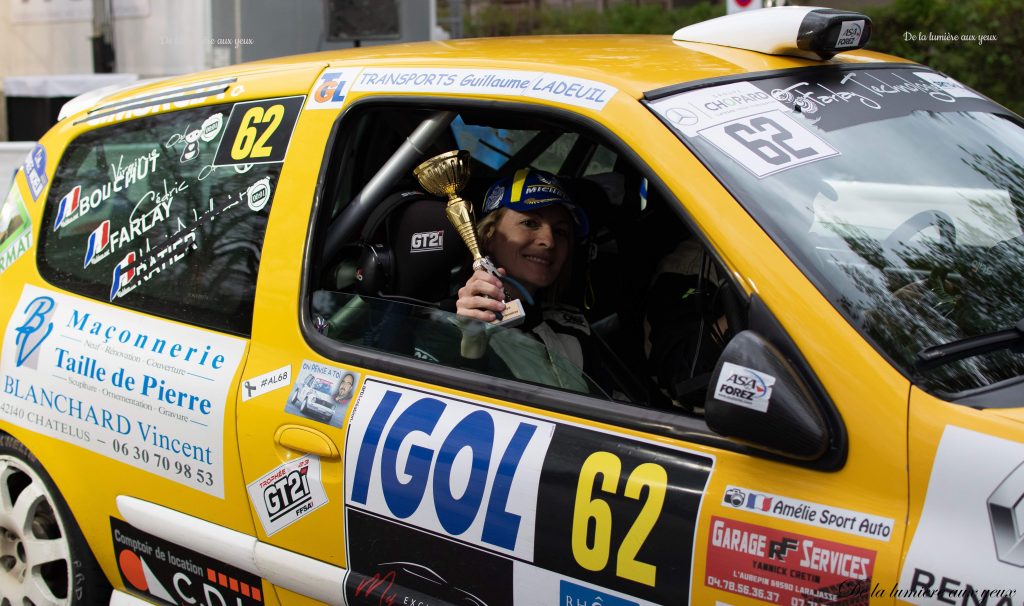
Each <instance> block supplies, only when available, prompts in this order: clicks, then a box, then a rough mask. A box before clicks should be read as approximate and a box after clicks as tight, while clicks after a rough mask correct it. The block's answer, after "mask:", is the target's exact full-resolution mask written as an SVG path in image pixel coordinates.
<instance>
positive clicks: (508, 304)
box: [491, 299, 526, 328]
mask: <svg viewBox="0 0 1024 606" xmlns="http://www.w3.org/2000/svg"><path fill="white" fill-rule="evenodd" d="M524 320H526V311H525V310H524V309H523V304H522V302H521V301H520V300H519V299H513V300H511V301H505V311H503V312H501V319H500V320H493V321H491V325H493V326H504V327H507V328H511V327H513V326H519V325H520V324H522V323H523V321H524Z"/></svg>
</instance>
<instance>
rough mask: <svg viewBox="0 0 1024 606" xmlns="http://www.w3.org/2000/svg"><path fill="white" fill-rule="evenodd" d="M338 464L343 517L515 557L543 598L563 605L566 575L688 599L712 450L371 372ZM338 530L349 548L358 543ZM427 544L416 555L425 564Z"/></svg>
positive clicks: (647, 596)
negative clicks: (342, 463)
mask: <svg viewBox="0 0 1024 606" xmlns="http://www.w3.org/2000/svg"><path fill="white" fill-rule="evenodd" d="M345 464H346V469H345V482H346V485H345V503H346V511H347V512H348V513H347V516H348V518H347V519H348V520H349V521H350V522H351V520H353V519H355V517H354V516H355V515H356V514H360V515H363V514H365V515H366V516H372V517H374V518H378V519H382V520H386V521H388V523H389V524H391V525H402V526H405V527H407V528H409V529H411V530H415V532H418V533H423V534H424V536H425V537H426V538H425V539H423V540H429V541H433V543H431V544H433V545H435V546H436V549H439V550H440V549H449V547H442V545H446V544H447V542H453V543H457V544H459V545H465V546H469V547H471V548H474V549H477V550H482V551H483V552H486V553H489V554H493V555H494V556H496V557H499V558H500V559H501V560H503V561H508V560H509V559H510V558H511V559H514V560H516V565H515V567H514V574H513V576H514V579H515V580H514V582H515V585H516V587H517V591H520V590H523V591H526V590H528V589H529V588H531V587H534V588H537V587H540V585H538V583H539V581H538V580H537V579H540V578H541V577H543V578H545V579H546V580H545V581H544V582H543V587H545V588H547V589H545V591H544V593H543V595H541V597H540V599H542V600H543V601H544V602H545V603H555V602H559V603H563V601H564V596H565V595H566V594H565V593H564V592H565V591H567V590H566V589H565V588H564V587H562V586H561V584H560V583H561V580H565V581H567V582H569V583H573V584H575V585H577V586H579V587H586V588H588V589H587V591H590V590H593V591H595V592H596V593H595V594H594V595H595V596H597V595H607V596H617V595H621V596H634V597H633V600H634V603H637V604H640V603H645V602H651V603H669V602H678V601H680V600H684V601H685V599H686V597H687V596H688V594H689V586H690V584H689V579H690V574H691V565H692V556H693V537H694V532H695V521H696V520H697V518H698V514H699V509H700V505H701V500H702V497H703V494H704V491H705V489H706V486H707V481H708V478H709V477H710V474H711V470H712V468H713V465H714V459H713V458H712V457H710V456H707V455H704V454H701V453H696V452H691V451H688V450H683V449H675V448H669V447H665V446H662V445H659V444H654V443H650V442H646V441H643V440H638V439H633V438H630V437H628V436H624V435H619V434H614V433H605V432H601V431H595V430H593V429H589V428H586V427H581V426H577V425H573V424H569V423H565V422H558V423H555V422H552V421H551V420H549V419H543V418H538V417H535V416H532V415H526V414H523V413H520V412H517V411H512V410H506V409H504V408H500V407H495V406H489V405H485V404H482V403H479V402H475V401H470V400H464V399H460V398H453V397H451V396H448V395H446V394H443V393H439V392H435V391H426V390H421V389H417V388H413V387H411V386H405V385H400V384H395V383H390V382H384V381H380V380H377V379H372V378H368V379H367V380H366V381H365V383H364V385H363V387H362V390H361V391H360V394H359V397H358V400H357V401H356V404H355V406H354V408H353V411H352V413H351V416H350V418H349V428H348V432H347V434H346V444H345ZM347 532H348V533H349V534H348V536H349V538H350V540H349V542H348V544H347V545H348V549H349V554H350V558H355V557H358V556H357V555H355V554H357V553H359V552H360V550H362V549H364V548H366V547H367V545H363V544H361V543H360V542H359V541H358V540H355V539H353V537H354V536H356V535H354V534H353V530H352V528H349V529H347ZM382 532H383V531H382ZM385 534H386V533H385ZM451 549H454V548H451ZM424 553H425V554H426V555H425V556H424V557H425V558H427V559H424V560H420V563H422V564H424V565H427V564H428V563H433V562H434V560H430V559H429V555H430V553H432V552H431V551H430V550H429V549H427V550H425V551H424ZM403 561H410V560H403ZM459 565H460V566H461V567H462V568H461V570H462V572H461V574H463V575H464V576H465V575H469V576H474V575H476V576H481V578H486V577H483V576H482V575H486V574H488V571H487V570H485V569H484V568H476V566H477V565H478V561H477V559H476V558H466V559H464V560H461V561H460V562H459ZM480 566H483V564H480ZM353 570H354V571H356V572H362V573H363V574H367V575H368V576H370V577H372V576H373V572H372V571H361V570H359V569H358V568H353ZM435 572H437V573H438V574H440V575H441V576H442V577H445V576H446V575H445V573H444V572H443V571H441V570H435ZM381 574H382V575H383V574H385V572H381ZM396 574H397V573H396ZM503 574H504V573H503ZM547 574H551V575H555V576H554V577H546V576H544V575H547ZM556 577H557V578H556ZM446 578H447V577H446ZM520 586H522V587H521V589H520ZM574 591H576V590H574V589H571V588H570V590H569V592H570V593H572V592H574ZM573 595H576V594H575V593H573ZM350 603H351V602H350ZM488 603H489V604H490V602H488ZM501 603H508V601H507V600H506V601H504V602H501Z"/></svg>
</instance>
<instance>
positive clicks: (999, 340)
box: [914, 318, 1024, 370]
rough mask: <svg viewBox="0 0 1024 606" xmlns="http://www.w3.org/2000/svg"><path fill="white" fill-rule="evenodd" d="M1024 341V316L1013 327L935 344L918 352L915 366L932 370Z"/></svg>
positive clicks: (919, 368)
mask: <svg viewBox="0 0 1024 606" xmlns="http://www.w3.org/2000/svg"><path fill="white" fill-rule="evenodd" d="M1022 343H1024V318H1022V319H1020V320H1018V321H1017V324H1015V325H1014V326H1013V328H1007V329H1004V330H996V331H993V332H989V333H985V334H982V335H975V336H973V337H967V338H966V339H959V340H956V341H950V342H949V343H943V344H942V345H933V346H931V347H926V348H924V349H922V350H921V351H919V352H917V360H916V361H915V362H914V366H915V367H916V368H917V369H918V370H931V369H932V368H936V367H938V366H943V365H945V364H949V363H950V362H956V361H957V360H963V359H964V358H970V357H972V356H978V355H981V354H985V353H989V352H991V351H997V350H1000V349H1007V348H1009V347H1013V346H1015V345H1020V344H1022Z"/></svg>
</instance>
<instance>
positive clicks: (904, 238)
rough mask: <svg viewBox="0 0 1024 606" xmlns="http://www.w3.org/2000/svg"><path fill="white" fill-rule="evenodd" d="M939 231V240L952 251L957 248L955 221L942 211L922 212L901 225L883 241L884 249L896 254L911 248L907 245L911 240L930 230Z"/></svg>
mask: <svg viewBox="0 0 1024 606" xmlns="http://www.w3.org/2000/svg"><path fill="white" fill-rule="evenodd" d="M929 227H935V228H937V229H938V230H939V240H940V241H942V243H943V244H944V245H946V246H948V247H949V248H950V249H953V248H955V247H956V226H955V225H954V224H953V219H952V218H951V217H950V216H949V215H947V214H946V213H944V212H942V211H941V210H922V211H921V212H919V213H917V214H915V215H914V216H912V217H910V218H909V219H907V220H906V221H904V222H903V223H900V224H899V226H898V227H896V229H894V230H892V233H891V234H889V236H888V237H887V238H886V239H885V240H884V241H882V248H883V249H884V250H887V251H892V252H894V253H896V254H899V253H900V252H903V251H905V250H907V249H909V248H910V246H909V245H908V244H907V243H908V242H909V241H910V239H911V238H913V237H914V236H916V235H917V234H919V233H921V232H922V231H924V230H926V229H928V228H929Z"/></svg>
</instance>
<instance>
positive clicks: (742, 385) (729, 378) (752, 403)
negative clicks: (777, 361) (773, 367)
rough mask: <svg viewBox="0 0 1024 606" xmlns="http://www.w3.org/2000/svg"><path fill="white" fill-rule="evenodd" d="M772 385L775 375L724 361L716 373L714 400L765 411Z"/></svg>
mask: <svg viewBox="0 0 1024 606" xmlns="http://www.w3.org/2000/svg"><path fill="white" fill-rule="evenodd" d="M773 385H775V377H773V376H771V375H769V374H765V373H763V372H759V371H756V370H753V369H751V368H747V367H746V366H739V365H737V364H733V363H731V362H725V363H723V364H722V371H721V372H720V373H719V374H718V384H717V385H716V386H715V394H714V395H715V399H716V400H721V401H723V402H729V403H732V404H738V405H739V406H743V407H744V408H750V409H753V410H757V411H760V412H766V411H767V410H768V403H769V402H770V401H771V398H772V386H773Z"/></svg>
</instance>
